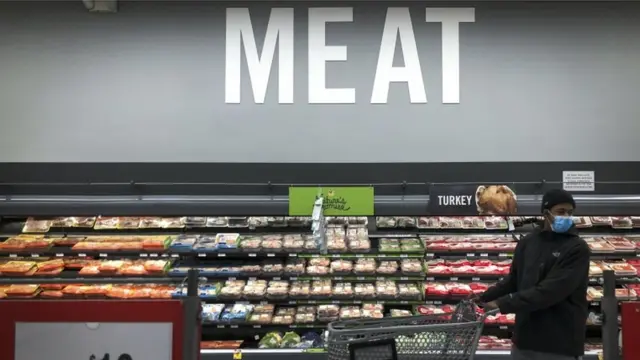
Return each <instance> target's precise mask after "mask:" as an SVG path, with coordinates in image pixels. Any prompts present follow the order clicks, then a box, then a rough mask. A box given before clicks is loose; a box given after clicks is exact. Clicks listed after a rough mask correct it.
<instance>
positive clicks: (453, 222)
mask: <svg viewBox="0 0 640 360" xmlns="http://www.w3.org/2000/svg"><path fill="white" fill-rule="evenodd" d="M439 227H440V228H441V229H462V218H459V217H451V216H440V218H439Z"/></svg>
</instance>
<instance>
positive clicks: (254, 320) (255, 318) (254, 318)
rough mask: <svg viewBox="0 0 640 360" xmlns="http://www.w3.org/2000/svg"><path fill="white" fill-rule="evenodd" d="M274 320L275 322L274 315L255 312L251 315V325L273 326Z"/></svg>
mask: <svg viewBox="0 0 640 360" xmlns="http://www.w3.org/2000/svg"><path fill="white" fill-rule="evenodd" d="M272 320H273V314H272V313H256V312H254V313H253V314H251V316H249V323H251V324H260V325H266V324H271V322H272Z"/></svg>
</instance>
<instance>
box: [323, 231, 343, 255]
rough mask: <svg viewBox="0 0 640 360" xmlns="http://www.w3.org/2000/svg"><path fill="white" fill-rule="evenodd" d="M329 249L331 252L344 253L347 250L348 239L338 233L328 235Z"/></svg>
mask: <svg viewBox="0 0 640 360" xmlns="http://www.w3.org/2000/svg"><path fill="white" fill-rule="evenodd" d="M327 250H328V251H329V252H331V253H343V252H345V251H347V241H346V240H345V239H344V238H342V237H338V236H336V235H333V236H327Z"/></svg>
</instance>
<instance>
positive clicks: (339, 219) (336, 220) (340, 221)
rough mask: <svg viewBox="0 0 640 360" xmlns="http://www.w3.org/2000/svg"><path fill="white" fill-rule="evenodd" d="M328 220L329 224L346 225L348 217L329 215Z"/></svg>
mask: <svg viewBox="0 0 640 360" xmlns="http://www.w3.org/2000/svg"><path fill="white" fill-rule="evenodd" d="M326 220H327V224H328V225H345V224H346V223H347V218H346V217H344V216H327V218H326Z"/></svg>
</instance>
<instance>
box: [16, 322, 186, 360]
mask: <svg viewBox="0 0 640 360" xmlns="http://www.w3.org/2000/svg"><path fill="white" fill-rule="evenodd" d="M43 331H44V333H45V334H47V340H46V341H43V342H40V343H38V346H33V343H29V342H28V341H16V342H15V348H14V349H15V350H14V356H13V359H11V360H29V359H78V360H106V359H110V360H143V359H170V358H171V353H172V344H171V339H172V333H173V329H172V324H170V323H112V322H103V323H95V322H94V323H85V322H51V323H50V322H47V323H29V322H20V323H16V324H15V337H16V339H33V338H35V337H37V334H42V332H43ZM140 334H145V337H144V338H141V337H140ZM146 336H150V337H148V338H147V337H146ZM77 341H80V342H77ZM78 344H82V346H78ZM148 356H149V357H148ZM6 360H8V359H6Z"/></svg>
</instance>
